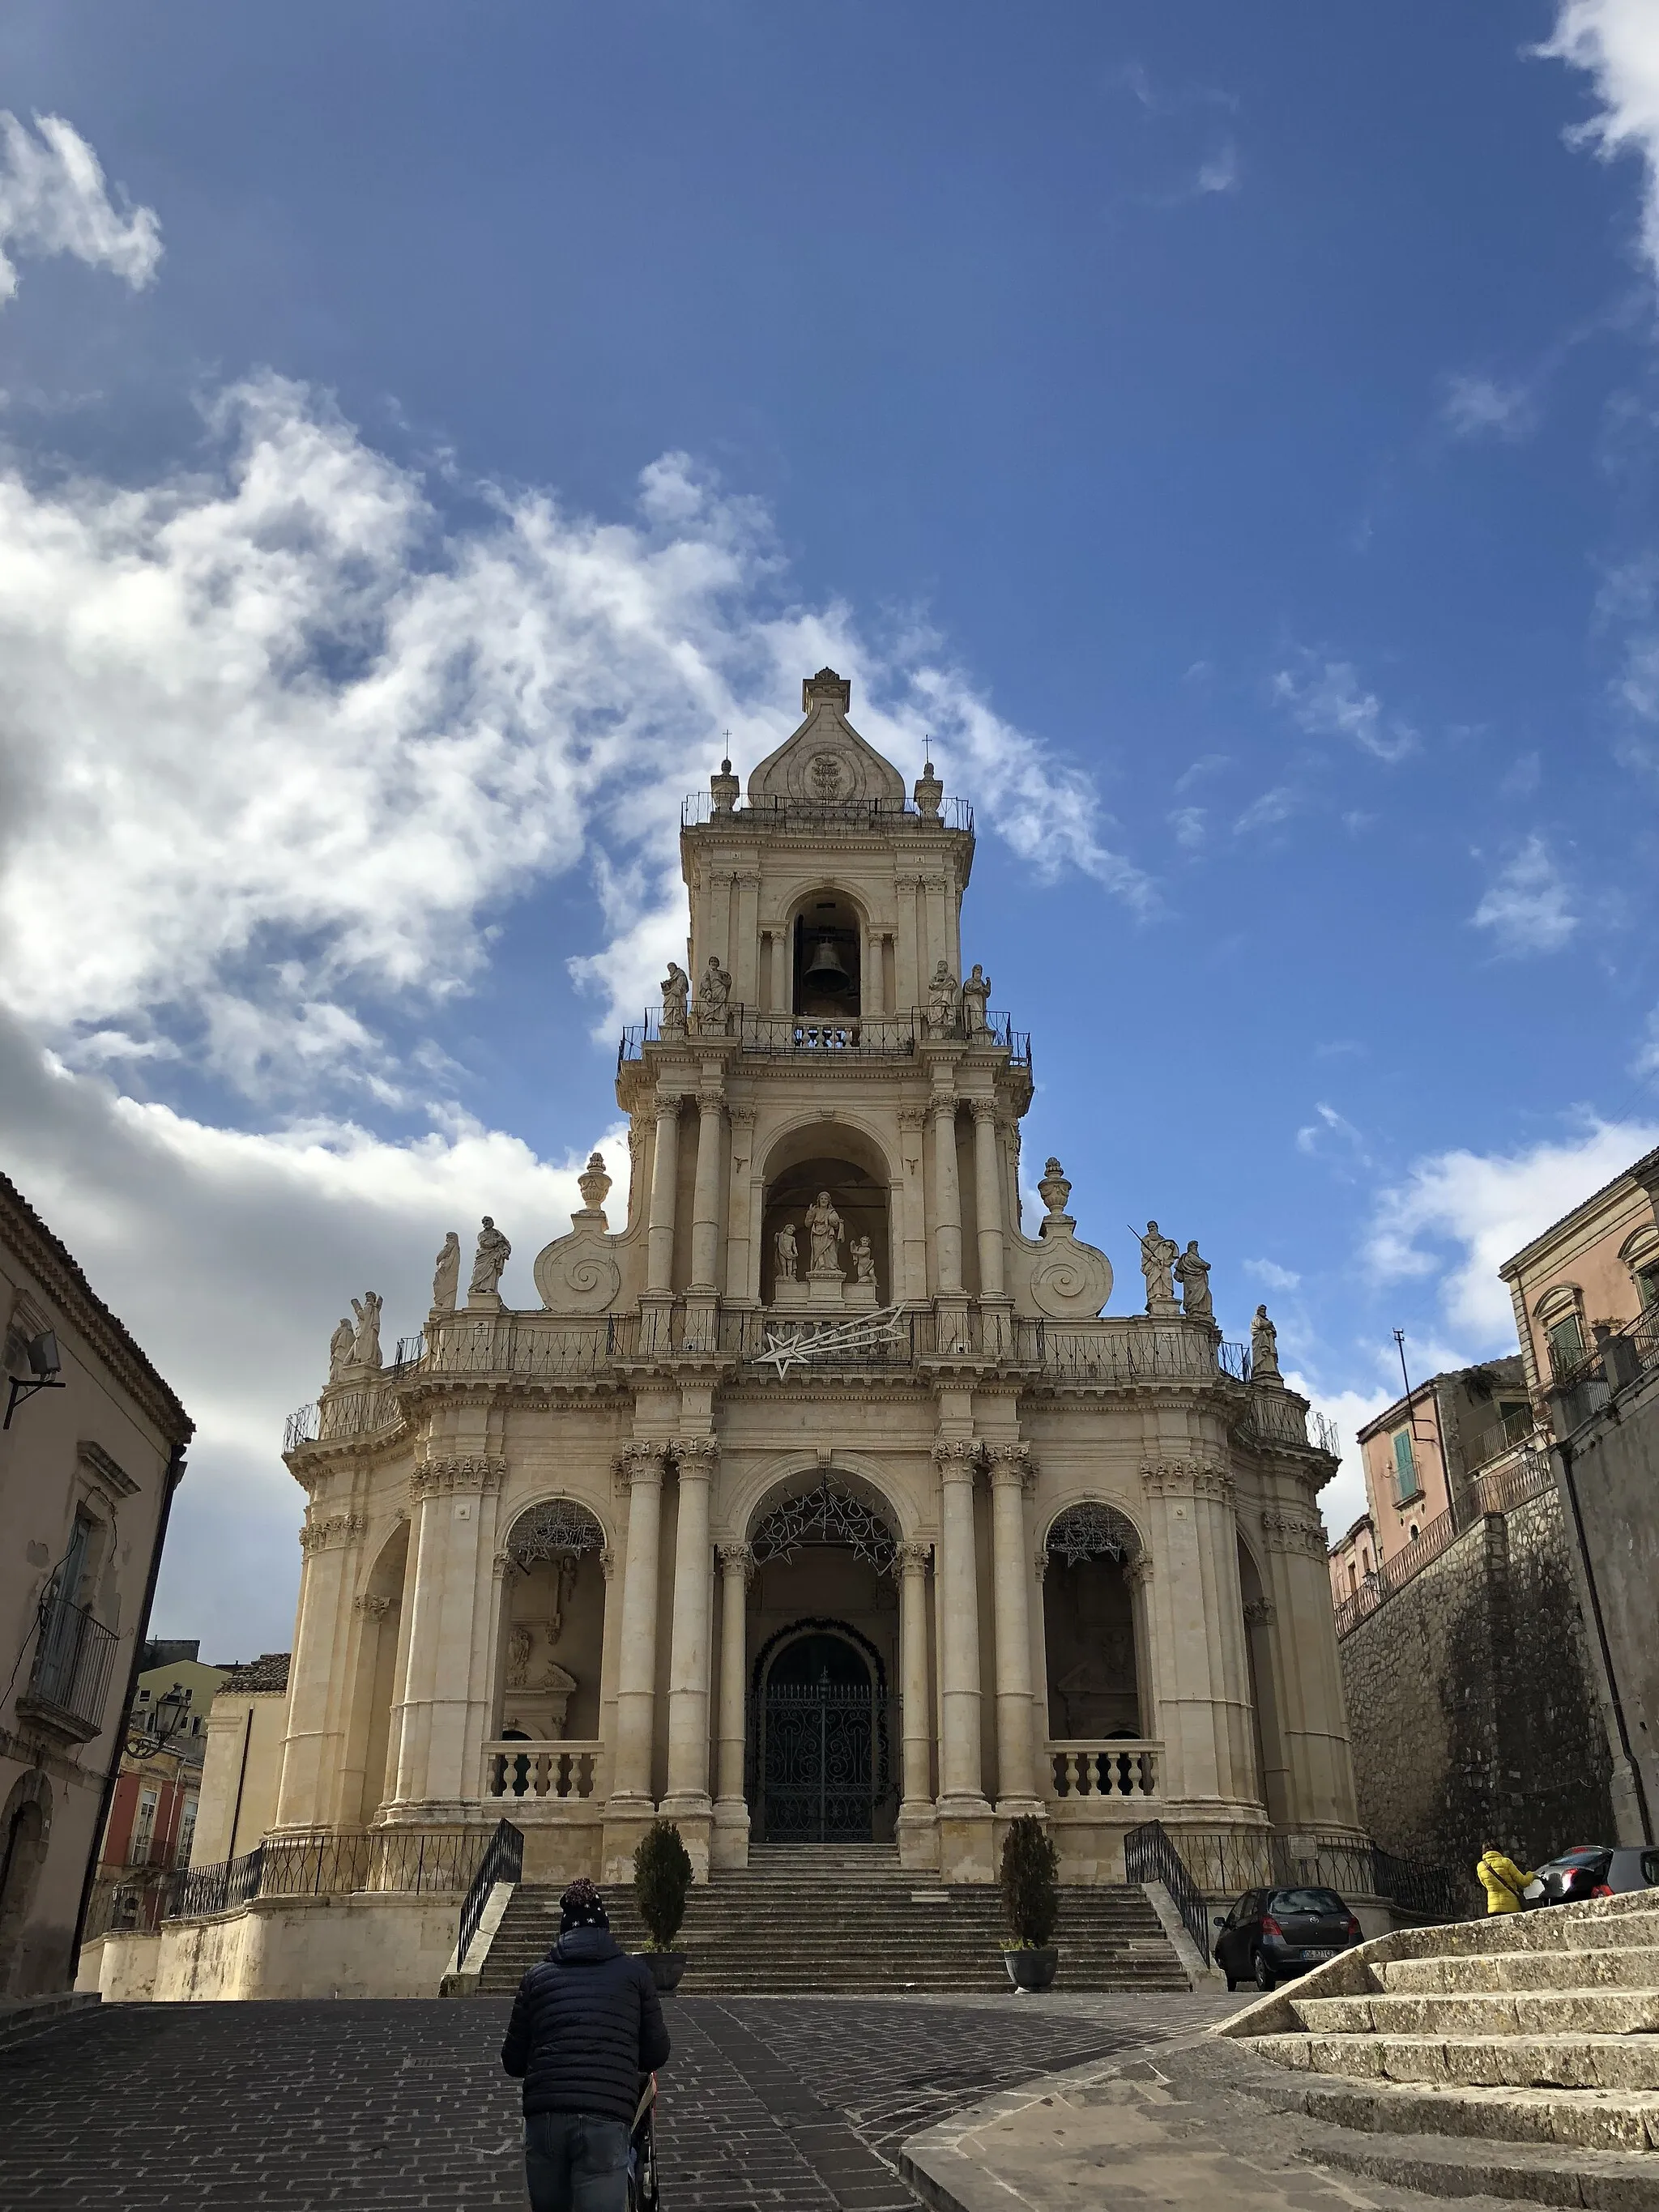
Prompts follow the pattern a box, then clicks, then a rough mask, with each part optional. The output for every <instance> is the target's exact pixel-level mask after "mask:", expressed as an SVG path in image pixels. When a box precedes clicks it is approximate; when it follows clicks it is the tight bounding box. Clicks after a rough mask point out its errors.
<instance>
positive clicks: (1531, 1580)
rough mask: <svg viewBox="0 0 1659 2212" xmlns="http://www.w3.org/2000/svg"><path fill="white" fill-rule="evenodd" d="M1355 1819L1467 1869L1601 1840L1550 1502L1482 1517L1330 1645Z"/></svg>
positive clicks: (1591, 1707) (1594, 1759)
mask: <svg viewBox="0 0 1659 2212" xmlns="http://www.w3.org/2000/svg"><path fill="white" fill-rule="evenodd" d="M1338 1648H1339V1650H1340V1654H1341V1660H1342V1676H1343V1686H1344V1689H1345V1691H1346V1695H1347V1703H1348V1719H1349V1726H1350V1729H1351V1733H1352V1743H1353V1757H1354V1768H1355V1773H1356V1777H1357V1779H1358V1791H1359V1812H1360V1819H1361V1821H1362V1822H1363V1824H1364V1826H1365V1827H1366V1828H1368V1829H1369V1830H1370V1833H1371V1834H1372V1835H1373V1836H1374V1837H1375V1838H1376V1841H1377V1842H1378V1843H1379V1844H1382V1845H1383V1848H1384V1850H1390V1851H1395V1852H1398V1853H1399V1854H1400V1855H1401V1857H1410V1858H1423V1859H1430V1860H1435V1861H1438V1862H1440V1863H1443V1864H1447V1865H1451V1866H1455V1867H1460V1868H1467V1869H1469V1871H1470V1874H1471V1877H1473V1870H1474V1863H1475V1861H1476V1860H1477V1859H1478V1858H1479V1857H1480V1853H1481V1851H1482V1850H1484V1849H1485V1848H1486V1845H1487V1844H1492V1843H1498V1844H1502V1845H1503V1846H1504V1848H1505V1849H1506V1850H1509V1851H1510V1854H1511V1855H1512V1856H1513V1857H1516V1858H1517V1859H1519V1860H1521V1861H1522V1862H1523V1863H1527V1864H1528V1865H1536V1864H1537V1863H1538V1862H1539V1860H1540V1859H1542V1858H1547V1857H1552V1856H1553V1854H1554V1853H1556V1852H1558V1851H1560V1850H1565V1849H1566V1848H1567V1847H1568V1846H1569V1845H1571V1844H1576V1843H1589V1842H1601V1841H1607V1840H1609V1839H1611V1837H1612V1834H1613V1813H1612V1807H1611V1803H1610V1802H1609V1796H1608V1779H1609V1774H1610V1763H1609V1761H1608V1758H1607V1744H1606V1738H1605V1736H1604V1735H1603V1732H1602V1729H1601V1715H1600V1711H1599V1709H1598V1706H1597V1704H1596V1699H1595V1691H1594V1688H1593V1686H1592V1676H1591V1674H1590V1668H1589V1656H1588V1652H1587V1650H1586V1645H1585V1638H1584V1627H1583V1620H1582V1618H1581V1616H1580V1613H1579V1610H1578V1603H1577V1595H1576V1593H1575V1588H1574V1581H1573V1575H1572V1568H1571V1560H1570V1557H1569V1554H1568V1551H1567V1547H1566V1541H1565V1528H1564V1523H1563V1518H1562V1510H1561V1501H1560V1498H1559V1494H1558V1492H1555V1491H1553V1490H1549V1491H1546V1492H1544V1494H1543V1495H1542V1496H1541V1497H1540V1498H1529V1499H1528V1501H1527V1503H1526V1504H1523V1505H1519V1506H1516V1508H1515V1509H1514V1510H1512V1511H1510V1512H1509V1513H1489V1514H1486V1515H1485V1516H1483V1517H1482V1518H1481V1519H1480V1520H1479V1521H1477V1522H1474V1524H1473V1526H1471V1527H1470V1528H1467V1529H1465V1530H1464V1532H1463V1534H1462V1535H1461V1536H1459V1538H1458V1539H1457V1541H1456V1542H1455V1543H1454V1544H1453V1545H1452V1546H1451V1547H1449V1549H1448V1550H1447V1551H1445V1552H1443V1553H1442V1554H1441V1556H1440V1557H1439V1558H1438V1559H1435V1560H1433V1561H1431V1564H1430V1565H1427V1566H1426V1567H1425V1568H1424V1569H1423V1570H1422V1571H1421V1572H1420V1573H1419V1574H1418V1575H1417V1576H1416V1577H1414V1578H1413V1581H1411V1582H1410V1583H1407V1585H1406V1587H1405V1588H1404V1589H1402V1590H1401V1591H1399V1592H1398V1593H1397V1594H1396V1595H1395V1596H1393V1597H1391V1598H1389V1600H1388V1601H1386V1602H1385V1603H1384V1604H1383V1605H1381V1606H1379V1607H1378V1608H1377V1609H1376V1612H1375V1613H1371V1614H1370V1616H1369V1617H1368V1618H1367V1619H1365V1620H1363V1621H1361V1622H1360V1623H1359V1625H1358V1626H1357V1627H1356V1628H1354V1629H1353V1630H1352V1632H1350V1633H1349V1634H1348V1635H1347V1636H1346V1637H1344V1638H1343V1639H1342V1641H1341V1644H1340V1646H1339V1647H1338Z"/></svg>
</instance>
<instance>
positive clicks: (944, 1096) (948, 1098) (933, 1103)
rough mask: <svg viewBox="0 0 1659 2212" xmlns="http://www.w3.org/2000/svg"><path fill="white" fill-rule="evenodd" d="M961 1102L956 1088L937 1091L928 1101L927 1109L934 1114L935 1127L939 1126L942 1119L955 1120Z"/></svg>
mask: <svg viewBox="0 0 1659 2212" xmlns="http://www.w3.org/2000/svg"><path fill="white" fill-rule="evenodd" d="M961 1103H962V1101H961V1099H959V1098H958V1097H957V1094H956V1092H955V1091H954V1090H948V1091H947V1090H939V1091H934V1093H933V1097H931V1098H930V1099H929V1100H928V1101H927V1111H928V1112H929V1114H930V1115H932V1116H933V1126H934V1127H935V1128H937V1127H938V1126H939V1123H940V1122H941V1121H950V1122H954V1121H956V1118H957V1107H958V1106H960V1105H961Z"/></svg>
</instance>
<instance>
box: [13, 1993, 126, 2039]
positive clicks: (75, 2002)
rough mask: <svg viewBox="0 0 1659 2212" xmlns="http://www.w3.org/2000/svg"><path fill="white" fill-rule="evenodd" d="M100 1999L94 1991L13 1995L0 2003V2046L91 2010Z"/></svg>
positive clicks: (99, 2002) (40, 2031) (36, 2033)
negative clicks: (38, 1995) (34, 1995)
mask: <svg viewBox="0 0 1659 2212" xmlns="http://www.w3.org/2000/svg"><path fill="white" fill-rule="evenodd" d="M102 2002H103V1999H102V1998H101V1997H100V1996H99V1994H98V1991H97V1990H53V1991H52V1993H51V1995H50V1996H44V1997H13V1998H8V1999H7V2000H6V2001H5V2002H3V2003H0V2047H3V2046H4V2045H7V2044H11V2043H21V2041H22V2040H23V2039H24V2037H25V2036H28V2035H40V2034H41V2033H43V2032H44V2031H45V2030H46V2028H49V2027H57V2025H58V2021H61V2020H68V2019H70V2017H71V2016H72V2015H74V2014H76V2013H78V2012H90V2011H91V2010H92V2009H93V2008H94V2006H96V2005H99V2004H101V2003H102Z"/></svg>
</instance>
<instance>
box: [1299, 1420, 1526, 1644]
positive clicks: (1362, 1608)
mask: <svg viewBox="0 0 1659 2212" xmlns="http://www.w3.org/2000/svg"><path fill="white" fill-rule="evenodd" d="M1553 1480H1554V1478H1553V1475H1552V1474H1551V1473H1550V1462H1549V1455H1548V1454H1547V1452H1541V1451H1522V1452H1521V1453H1520V1454H1519V1455H1518V1456H1517V1457H1516V1458H1515V1459H1513V1460H1511V1461H1510V1462H1509V1463H1508V1465H1506V1466H1502V1467H1494V1468H1492V1469H1491V1471H1490V1472H1489V1473H1487V1474H1480V1475H1477V1476H1476V1477H1475V1479H1474V1481H1473V1482H1472V1483H1471V1485H1470V1486H1469V1491H1468V1498H1467V1499H1466V1501H1465V1502H1464V1504H1463V1505H1462V1507H1461V1508H1460V1509H1459V1510H1456V1511H1451V1512H1445V1513H1441V1514H1438V1515H1437V1516H1436V1517H1435V1518H1434V1519H1433V1520H1432V1521H1431V1522H1429V1523H1428V1525H1427V1527H1426V1528H1423V1529H1421V1530H1420V1531H1419V1533H1418V1534H1417V1535H1415V1536H1414V1537H1413V1539H1412V1541H1411V1542H1410V1543H1409V1544H1407V1545H1406V1546H1405V1547H1404V1548H1403V1549H1402V1550H1401V1551H1398V1552H1396V1553H1395V1555H1394V1557H1393V1558H1392V1559H1385V1560H1384V1561H1383V1565H1381V1566H1380V1567H1378V1568H1376V1569H1374V1570H1373V1571H1372V1572H1371V1573H1370V1574H1369V1575H1367V1576H1365V1577H1364V1579H1363V1580H1362V1581H1361V1582H1360V1583H1358V1585H1357V1586H1356V1587H1355V1588H1354V1589H1352V1590H1351V1591H1350V1592H1349V1593H1348V1595H1347V1596H1346V1597H1345V1598H1341V1599H1339V1600H1338V1601H1337V1604H1336V1607H1335V1613H1336V1632H1337V1635H1338V1637H1339V1638H1342V1637H1345V1636H1349V1635H1352V1632H1353V1631H1354V1630H1355V1629H1356V1628H1358V1626H1359V1624H1360V1622H1361V1621H1362V1620H1370V1616H1371V1615H1372V1613H1375V1612H1376V1609H1377V1607H1379V1606H1382V1605H1386V1604H1387V1603H1388V1601H1389V1599H1390V1598H1392V1597H1396V1596H1398V1595H1399V1593H1400V1592H1401V1590H1402V1589H1405V1588H1406V1586H1407V1583H1412V1582H1414V1581H1415V1580H1416V1578H1417V1577H1418V1576H1419V1575H1420V1574H1421V1573H1422V1571H1423V1570H1424V1569H1425V1567H1428V1566H1431V1565H1433V1564H1434V1562H1435V1560H1437V1559H1439V1558H1440V1557H1441V1556H1442V1554H1443V1553H1446V1552H1449V1550H1450V1549H1451V1547H1452V1546H1453V1545H1454V1544H1455V1542H1456V1541H1457V1540H1458V1538H1459V1537H1460V1536H1462V1535H1466V1534H1468V1531H1469V1529H1471V1528H1474V1527H1476V1526H1477V1525H1478V1524H1479V1523H1480V1522H1481V1521H1482V1520H1484V1519H1485V1517H1486V1515H1487V1514H1489V1513H1509V1512H1512V1511H1513V1510H1514V1509H1515V1508H1516V1506H1517V1505H1524V1504H1527V1503H1528V1500H1530V1499H1532V1498H1540V1497H1541V1496H1542V1495H1543V1493H1544V1492H1545V1491H1547V1489H1548V1488H1549V1487H1550V1486H1551V1484H1552V1482H1553Z"/></svg>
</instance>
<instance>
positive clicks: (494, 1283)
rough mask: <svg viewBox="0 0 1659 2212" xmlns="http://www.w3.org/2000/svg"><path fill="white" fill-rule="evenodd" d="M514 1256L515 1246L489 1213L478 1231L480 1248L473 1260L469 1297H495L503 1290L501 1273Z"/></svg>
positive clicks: (467, 1288) (467, 1292)
mask: <svg viewBox="0 0 1659 2212" xmlns="http://www.w3.org/2000/svg"><path fill="white" fill-rule="evenodd" d="M512 1257H513V1247H512V1246H511V1245H510V1244H509V1243H507V1239H506V1237H503V1236H502V1234H501V1231H500V1230H499V1229H497V1228H496V1226H495V1220H494V1218H492V1217H491V1216H490V1215H489V1214H488V1213H486V1214H485V1216H484V1218H483V1228H482V1229H480V1230H479V1231H478V1249H477V1253H476V1254H475V1255H474V1257H473V1261H472V1279H471V1282H470V1283H469V1284H468V1285H467V1286H466V1294H467V1296H468V1297H469V1298H478V1297H495V1296H497V1295H498V1293H499V1291H500V1290H501V1273H502V1271H503V1269H504V1268H505V1267H506V1266H507V1261H509V1260H510V1259H511V1258H512Z"/></svg>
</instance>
